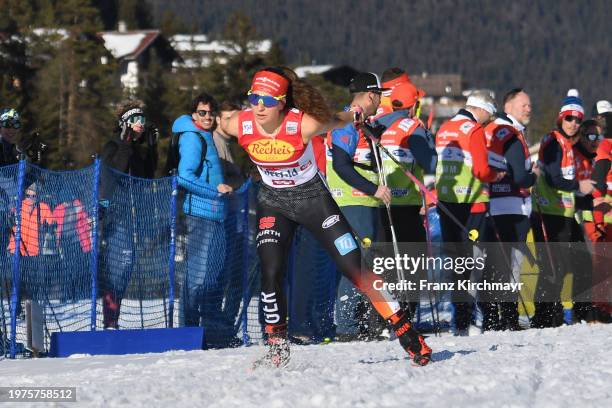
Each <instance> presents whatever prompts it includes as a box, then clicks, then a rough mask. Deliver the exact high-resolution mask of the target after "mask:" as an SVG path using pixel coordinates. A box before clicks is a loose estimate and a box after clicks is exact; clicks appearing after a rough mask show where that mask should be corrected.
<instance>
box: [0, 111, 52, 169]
mask: <svg viewBox="0 0 612 408" xmlns="http://www.w3.org/2000/svg"><path fill="white" fill-rule="evenodd" d="M21 128H22V124H21V116H20V115H19V113H18V112H17V111H16V110H15V109H12V108H5V109H2V110H1V111H0V144H1V146H0V166H6V165H9V164H15V163H17V162H19V159H20V156H21V155H22V154H23V155H24V157H25V158H26V159H27V160H29V161H31V162H33V163H40V162H41V160H42V155H43V153H44V151H45V150H46V149H47V145H46V144H44V143H42V142H40V141H39V134H38V133H36V132H35V133H32V134H30V135H23V134H22V133H21Z"/></svg>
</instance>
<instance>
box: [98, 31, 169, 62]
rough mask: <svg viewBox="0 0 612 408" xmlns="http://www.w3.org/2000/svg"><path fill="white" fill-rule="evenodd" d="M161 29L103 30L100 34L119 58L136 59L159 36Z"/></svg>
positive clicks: (107, 46) (106, 44) (109, 48)
mask: <svg viewBox="0 0 612 408" xmlns="http://www.w3.org/2000/svg"><path fill="white" fill-rule="evenodd" d="M159 35H160V31H159V30H136V31H126V32H120V31H103V32H100V33H98V36H99V37H100V38H102V39H103V40H104V46H105V47H106V49H107V50H109V51H110V53H111V54H113V57H115V58H117V59H121V58H123V59H130V60H131V59H136V58H138V56H139V55H140V54H141V53H142V52H143V51H144V50H146V49H147V48H148V47H149V46H150V45H151V44H153V42H154V41H155V40H156V39H157V37H159Z"/></svg>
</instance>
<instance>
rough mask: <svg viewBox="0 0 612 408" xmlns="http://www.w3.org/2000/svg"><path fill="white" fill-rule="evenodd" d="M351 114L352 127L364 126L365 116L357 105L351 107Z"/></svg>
mask: <svg viewBox="0 0 612 408" xmlns="http://www.w3.org/2000/svg"><path fill="white" fill-rule="evenodd" d="M350 110H351V112H353V125H354V126H355V127H356V128H357V127H359V126H361V125H363V124H364V122H365V114H364V112H363V108H362V107H361V106H359V105H353V106H351V109H350Z"/></svg>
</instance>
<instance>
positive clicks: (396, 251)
mask: <svg viewBox="0 0 612 408" xmlns="http://www.w3.org/2000/svg"><path fill="white" fill-rule="evenodd" d="M372 153H373V154H374V161H375V162H376V167H377V168H378V183H379V184H380V185H381V186H385V187H386V186H387V177H386V176H385V169H384V167H383V164H382V160H381V158H380V156H379V154H378V151H377V150H376V146H372ZM391 197H392V198H393V194H391ZM385 209H386V211H387V218H388V219H389V229H390V230H391V243H392V244H393V253H394V255H395V256H396V257H397V256H398V255H399V247H398V245H397V235H396V234H395V226H394V225H393V216H392V215H391V204H390V203H385ZM396 272H397V279H398V282H402V281H403V280H404V272H403V270H402V269H401V268H399V267H398V268H396ZM408 309H410V306H408ZM409 311H410V314H412V310H409Z"/></svg>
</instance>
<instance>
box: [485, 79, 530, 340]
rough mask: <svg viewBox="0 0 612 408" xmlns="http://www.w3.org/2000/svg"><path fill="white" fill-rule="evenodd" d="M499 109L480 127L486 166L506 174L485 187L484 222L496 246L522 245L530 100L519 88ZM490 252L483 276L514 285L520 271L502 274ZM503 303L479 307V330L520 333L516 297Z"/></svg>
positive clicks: (500, 259) (498, 257) (502, 264)
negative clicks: (486, 153) (486, 220)
mask: <svg viewBox="0 0 612 408" xmlns="http://www.w3.org/2000/svg"><path fill="white" fill-rule="evenodd" d="M503 107H504V111H503V112H501V113H498V114H497V118H496V119H495V120H494V121H493V122H491V123H489V124H488V125H487V126H486V127H485V136H486V138H487V149H488V151H489V165H490V166H492V167H494V168H496V169H498V170H499V171H501V172H505V173H506V176H505V177H504V178H502V179H501V180H499V181H497V182H492V183H490V184H489V194H490V196H489V199H490V202H489V206H490V213H489V215H490V217H489V222H490V224H491V229H492V232H493V236H492V237H490V238H492V239H493V240H496V241H500V242H525V241H526V240H527V234H528V233H529V229H530V223H529V216H530V215H531V198H530V191H529V189H530V188H531V186H533V185H534V184H535V182H536V177H537V176H536V173H537V172H538V171H537V170H536V171H534V169H533V165H532V163H531V159H530V156H529V147H528V146H527V142H526V140H525V129H526V126H527V125H528V124H529V121H530V118H531V100H530V98H529V95H528V94H527V93H526V92H525V91H524V90H523V89H521V88H515V89H512V90H511V91H509V92H508V93H507V94H506V95H505V96H504V99H503ZM494 248H497V247H494ZM493 252H494V253H492V254H491V255H492V256H491V257H490V263H489V262H488V264H489V265H490V267H489V268H486V269H485V271H484V273H485V276H484V278H485V279H487V280H492V276H493V275H491V278H489V276H488V274H493V273H494V272H495V271H496V270H497V271H500V272H501V274H498V275H497V277H498V278H503V279H504V281H507V280H508V279H510V282H513V281H514V282H516V281H518V279H519V274H520V271H518V270H512V273H513V276H507V273H505V271H507V270H508V264H507V261H506V260H505V259H504V256H503V254H502V253H497V252H496V251H493ZM513 258H514V256H513V257H511V259H513ZM516 264H517V263H514V265H516ZM514 265H513V266H514ZM514 269H516V268H514ZM514 295H515V296H517V294H514ZM504 300H505V301H503V302H500V303H499V304H498V303H495V302H482V303H480V306H481V309H482V312H483V323H482V328H483V330H484V331H486V330H520V329H521V327H520V326H519V322H518V308H517V306H518V304H517V301H516V300H517V299H516V297H514V298H513V299H504ZM510 300H511V301H510ZM498 308H499V310H498Z"/></svg>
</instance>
